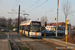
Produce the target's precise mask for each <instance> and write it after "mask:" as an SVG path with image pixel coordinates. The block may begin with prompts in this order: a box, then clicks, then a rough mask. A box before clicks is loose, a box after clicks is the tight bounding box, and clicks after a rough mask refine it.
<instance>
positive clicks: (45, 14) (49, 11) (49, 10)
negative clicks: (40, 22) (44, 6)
mask: <svg viewBox="0 0 75 50" xmlns="http://www.w3.org/2000/svg"><path fill="white" fill-rule="evenodd" d="M50 11H53V10H49V11H47V12H46V13H45V24H47V23H46V21H47V19H46V14H47V13H48V12H50Z"/></svg>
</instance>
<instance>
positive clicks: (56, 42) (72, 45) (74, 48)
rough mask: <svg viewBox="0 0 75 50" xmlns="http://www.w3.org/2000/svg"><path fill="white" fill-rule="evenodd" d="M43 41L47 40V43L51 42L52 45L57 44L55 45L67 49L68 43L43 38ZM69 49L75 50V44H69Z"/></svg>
mask: <svg viewBox="0 0 75 50" xmlns="http://www.w3.org/2000/svg"><path fill="white" fill-rule="evenodd" d="M43 39H44V40H46V41H49V42H52V43H55V44H58V45H61V46H64V47H66V42H64V41H61V40H58V39H54V38H43ZM67 47H68V48H70V49H73V50H75V44H72V43H67Z"/></svg>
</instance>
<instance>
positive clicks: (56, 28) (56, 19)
mask: <svg viewBox="0 0 75 50" xmlns="http://www.w3.org/2000/svg"><path fill="white" fill-rule="evenodd" d="M58 10H59V0H57V18H56V37H57V31H58Z"/></svg>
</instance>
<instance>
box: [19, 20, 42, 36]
mask: <svg viewBox="0 0 75 50" xmlns="http://www.w3.org/2000/svg"><path fill="white" fill-rule="evenodd" d="M19 32H20V34H23V35H25V36H27V37H41V22H40V21H32V20H26V21H24V22H21V24H20V30H19Z"/></svg>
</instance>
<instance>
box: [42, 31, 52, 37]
mask: <svg viewBox="0 0 75 50" xmlns="http://www.w3.org/2000/svg"><path fill="white" fill-rule="evenodd" d="M41 33H42V36H44V34H46V36H52V32H51V31H47V30H43V31H42V32H41Z"/></svg>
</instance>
